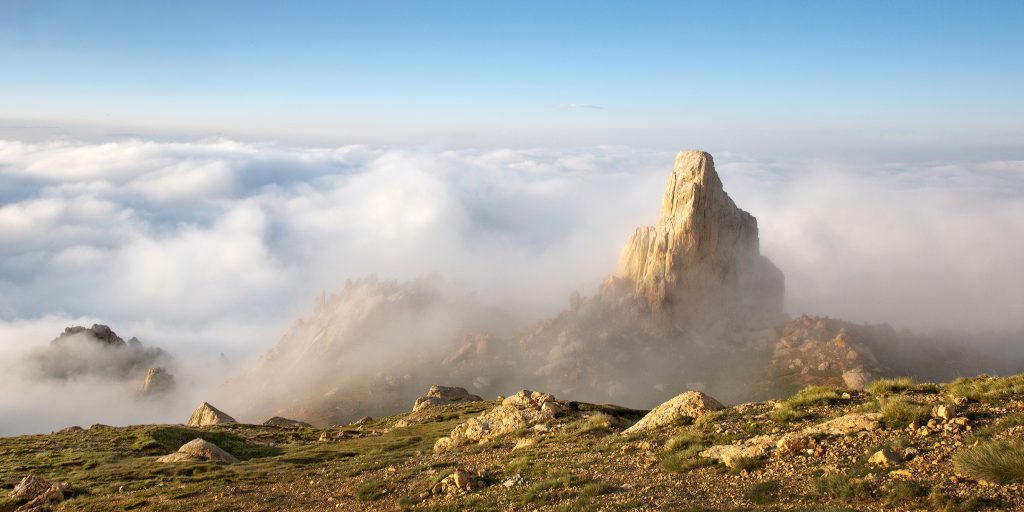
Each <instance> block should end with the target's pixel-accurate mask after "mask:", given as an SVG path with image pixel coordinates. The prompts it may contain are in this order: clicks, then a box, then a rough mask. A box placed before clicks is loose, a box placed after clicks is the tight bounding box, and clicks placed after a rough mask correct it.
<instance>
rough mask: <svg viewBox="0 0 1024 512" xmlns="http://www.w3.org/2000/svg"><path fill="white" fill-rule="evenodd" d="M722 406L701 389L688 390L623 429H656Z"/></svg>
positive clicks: (629, 430) (626, 432)
mask: <svg viewBox="0 0 1024 512" xmlns="http://www.w3.org/2000/svg"><path fill="white" fill-rule="evenodd" d="M721 408H723V405H722V404H721V403H719V402H718V400H715V399H714V398H711V397H710V396H708V395H706V394H704V393H702V392H700V391H687V392H685V393H682V394H680V395H677V396H676V397H675V398H673V399H671V400H669V401H667V402H665V403H663V404H661V405H659V406H657V407H655V408H654V409H653V410H651V412H649V413H647V415H646V416H644V417H643V418H641V419H640V421H638V422H636V424H634V425H633V426H631V427H629V428H627V429H626V430H625V431H623V434H631V433H634V432H643V431H645V430H652V429H656V428H658V427H663V426H665V425H670V424H672V423H675V422H676V421H678V420H679V419H680V418H683V417H688V418H691V419H697V418H700V417H701V416H704V415H705V414H707V413H708V412H709V411H716V410H718V409H721Z"/></svg>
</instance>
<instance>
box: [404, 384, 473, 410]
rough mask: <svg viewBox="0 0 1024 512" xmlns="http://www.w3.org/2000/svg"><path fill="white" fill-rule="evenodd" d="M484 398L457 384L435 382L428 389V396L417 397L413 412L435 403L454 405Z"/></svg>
mask: <svg viewBox="0 0 1024 512" xmlns="http://www.w3.org/2000/svg"><path fill="white" fill-rule="evenodd" d="M481 400H483V398H480V396H478V395H474V394H471V393H470V392H469V391H466V388H459V387H455V386H438V385H437V384H434V385H433V386H430V389H428V390H427V394H426V396H421V397H419V398H417V399H416V403H414V404H413V406H412V412H416V411H419V410H421V409H425V408H427V407H432V406H435V405H452V404H459V403H464V402H479V401H481Z"/></svg>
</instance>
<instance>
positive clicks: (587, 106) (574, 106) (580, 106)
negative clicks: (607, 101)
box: [558, 103, 604, 110]
mask: <svg viewBox="0 0 1024 512" xmlns="http://www.w3.org/2000/svg"><path fill="white" fill-rule="evenodd" d="M558 108H560V109H563V110H604V107H602V106H601V105H595V104H593V103H563V104H561V105H559V106H558Z"/></svg>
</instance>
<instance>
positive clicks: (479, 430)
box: [434, 389, 569, 453]
mask: <svg viewBox="0 0 1024 512" xmlns="http://www.w3.org/2000/svg"><path fill="white" fill-rule="evenodd" d="M568 411H569V407H568V406H566V405H565V404H562V403H560V402H558V401H557V400H555V397H554V396H552V395H550V394H548V393H541V392H538V391H529V390H525V389H524V390H522V391H520V392H518V393H516V394H514V395H512V396H510V397H508V398H506V399H505V400H503V401H502V402H501V405H499V406H497V407H495V408H494V409H491V410H489V411H487V412H485V413H483V414H481V415H480V416H477V417H475V418H471V419H470V420H469V421H467V422H465V423H461V424H459V425H456V426H455V428H454V429H452V431H451V433H450V434H448V436H447V437H442V438H441V439H438V440H437V442H436V443H434V452H435V453H441V452H444V451H447V450H450V449H452V448H455V447H457V446H461V445H464V444H469V443H485V442H488V441H491V440H493V439H494V438H496V437H498V436H500V435H503V434H508V433H511V432H515V431H517V430H520V429H527V428H530V427H533V426H534V425H537V424H540V423H543V422H545V421H548V420H550V419H553V418H554V417H555V416H556V415H559V414H562V413H565V412H568Z"/></svg>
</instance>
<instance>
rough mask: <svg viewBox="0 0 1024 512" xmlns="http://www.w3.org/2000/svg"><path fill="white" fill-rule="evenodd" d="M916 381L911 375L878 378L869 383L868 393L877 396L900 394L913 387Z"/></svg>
mask: <svg viewBox="0 0 1024 512" xmlns="http://www.w3.org/2000/svg"><path fill="white" fill-rule="evenodd" d="M913 387H914V381H913V380H912V379H911V378H910V377H898V378H895V379H878V380H876V381H874V382H872V383H871V384H869V385H868V393H871V394H872V395H875V396H887V395H898V394H900V393H904V392H906V391H909V390H911V389H913Z"/></svg>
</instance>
